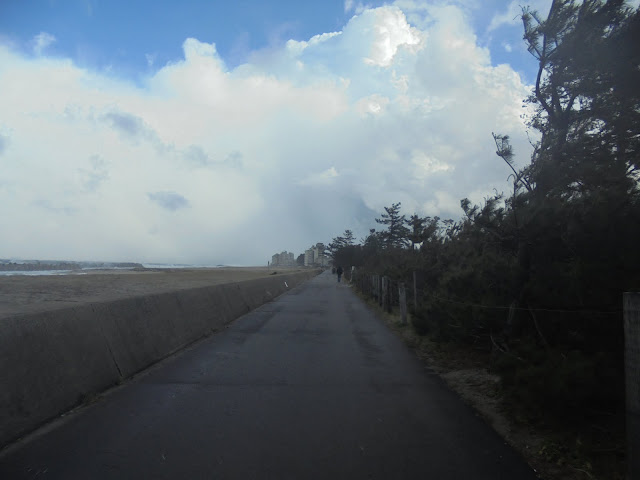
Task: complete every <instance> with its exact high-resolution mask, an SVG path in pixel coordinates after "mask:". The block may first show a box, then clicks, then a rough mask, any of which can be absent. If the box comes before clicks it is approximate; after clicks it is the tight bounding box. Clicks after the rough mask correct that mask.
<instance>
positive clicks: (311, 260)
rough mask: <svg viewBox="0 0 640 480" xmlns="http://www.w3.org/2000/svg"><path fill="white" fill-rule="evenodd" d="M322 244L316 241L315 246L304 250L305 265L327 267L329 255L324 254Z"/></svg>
mask: <svg viewBox="0 0 640 480" xmlns="http://www.w3.org/2000/svg"><path fill="white" fill-rule="evenodd" d="M324 248H325V247H324V245H323V244H322V243H317V244H316V245H315V246H313V247H311V248H309V249H307V250H305V252H304V264H305V266H307V267H327V266H329V257H328V256H326V255H325V254H324Z"/></svg>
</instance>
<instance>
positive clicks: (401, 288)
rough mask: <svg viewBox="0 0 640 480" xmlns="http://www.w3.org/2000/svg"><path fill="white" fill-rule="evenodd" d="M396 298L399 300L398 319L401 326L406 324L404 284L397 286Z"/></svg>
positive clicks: (405, 291) (405, 292)
mask: <svg viewBox="0 0 640 480" xmlns="http://www.w3.org/2000/svg"><path fill="white" fill-rule="evenodd" d="M398 298H399V299H400V318H401V322H402V325H406V324H407V290H406V289H405V288H404V282H400V285H398Z"/></svg>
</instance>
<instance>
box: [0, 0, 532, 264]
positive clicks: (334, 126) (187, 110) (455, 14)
mask: <svg viewBox="0 0 640 480" xmlns="http://www.w3.org/2000/svg"><path fill="white" fill-rule="evenodd" d="M423 7H424V5H423V6H422V7H421V8H420V9H418V8H415V9H413V10H412V11H411V15H412V16H411V18H416V15H419V16H420V19H419V21H416V22H415V23H409V21H408V20H407V14H406V12H405V10H403V9H402V8H399V7H398V6H394V5H390V6H385V7H381V8H376V9H371V8H366V7H362V11H360V12H359V13H358V14H357V15H355V16H354V17H353V18H351V20H350V21H349V22H348V23H347V24H346V25H345V26H344V27H343V28H342V29H341V30H340V31H339V32H329V33H325V34H322V33H320V34H319V35H317V36H315V37H313V38H310V39H309V40H307V41H305V42H300V41H297V42H296V41H290V42H287V43H286V44H285V45H284V46H283V47H282V48H281V49H280V50H277V51H269V52H254V53H253V54H251V55H249V56H248V60H247V62H246V63H244V64H243V65H240V66H239V67H237V68H235V69H229V68H228V67H227V66H226V65H225V63H224V61H223V59H222V58H220V56H219V54H218V52H217V50H216V48H215V45H214V44H211V43H205V42H201V41H199V40H197V39H193V38H190V39H186V40H185V42H184V44H183V57H182V58H181V59H179V60H177V61H173V62H171V63H168V64H166V65H164V66H163V67H161V68H159V69H158V70H157V71H155V72H154V73H153V74H150V76H149V77H147V78H146V79H145V80H144V81H143V82H141V83H133V82H128V81H126V80H122V79H114V78H112V77H109V76H107V75H105V74H104V73H98V72H94V71H91V70H87V69H85V68H81V67H79V66H77V65H75V64H74V63H73V62H72V61H71V60H68V59H63V58H48V57H46V56H45V55H41V56H38V57H31V58H30V57H26V56H24V55H22V54H21V53H19V52H17V51H15V50H13V49H11V48H10V47H8V46H0V91H2V92H3V95H1V96H0V132H2V137H1V138H2V142H0V144H1V145H0V163H1V165H2V177H1V178H0V217H2V219H3V235H2V236H1V237H0V251H2V252H4V253H3V254H4V255H5V256H14V257H28V258H84V259H113V260H134V261H150V262H157V261H168V262H185V263H212V264H215V263H231V264H234V263H235V264H261V263H266V260H267V259H269V258H270V256H271V254H272V253H273V252H275V251H281V250H289V251H294V252H301V251H303V249H304V248H306V247H308V246H309V245H311V244H313V243H315V242H318V241H329V240H330V239H331V237H333V236H335V235H337V234H339V233H340V232H342V231H344V229H346V228H350V229H352V230H354V232H355V233H356V235H357V236H358V237H360V236H362V235H364V234H365V233H367V232H368V229H369V228H371V227H375V226H376V225H375V223H374V221H373V218H374V217H375V216H377V215H379V213H380V212H381V211H382V209H383V207H384V206H388V205H390V204H391V203H393V202H398V201H400V202H402V204H403V207H404V208H405V209H406V212H407V213H413V212H416V213H419V214H423V215H425V214H429V215H435V214H437V215H440V216H441V217H449V216H458V215H459V213H460V211H459V200H460V199H461V198H463V197H465V196H468V195H471V196H472V200H476V201H478V200H481V199H482V196H483V195H485V194H490V193H491V192H492V189H493V188H494V187H496V188H498V189H499V190H503V189H508V184H507V182H506V178H507V175H508V173H509V172H508V170H507V169H506V168H505V167H504V166H503V165H502V164H501V163H500V161H499V159H498V158H497V157H496V156H495V152H494V151H495V146H494V145H493V139H492V137H491V133H492V132H499V133H503V134H509V135H511V137H512V139H513V142H514V146H515V149H516V152H517V153H518V154H519V155H520V158H522V159H523V161H524V160H526V159H527V157H528V154H529V151H530V150H529V145H528V142H527V139H526V135H525V132H524V126H523V120H522V118H521V115H522V99H523V98H524V97H525V96H526V95H527V93H528V87H527V86H526V85H524V84H523V83H522V81H521V79H520V77H519V76H518V74H517V73H516V72H514V71H513V70H512V69H511V68H509V67H508V66H506V65H501V66H498V67H494V66H492V64H491V59H490V55H489V52H488V51H487V50H486V49H485V48H483V47H481V46H480V45H479V43H478V41H477V39H476V36H475V34H474V32H473V30H472V28H471V26H470V25H469V23H468V20H467V17H466V15H465V13H464V11H463V10H462V9H461V8H460V7H456V6H455V5H441V4H439V5H436V6H434V5H427V7H424V8H423ZM355 8H357V6H356V5H355V4H353V3H352V2H346V3H345V9H355ZM44 43H46V42H44ZM44 43H43V44H42V45H44ZM42 48H43V49H44V48H45V47H44V46H43V47H42ZM41 52H44V50H41Z"/></svg>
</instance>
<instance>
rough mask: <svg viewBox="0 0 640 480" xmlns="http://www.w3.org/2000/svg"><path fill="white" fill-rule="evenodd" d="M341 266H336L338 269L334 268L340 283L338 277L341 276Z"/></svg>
mask: <svg viewBox="0 0 640 480" xmlns="http://www.w3.org/2000/svg"><path fill="white" fill-rule="evenodd" d="M342 272H343V270H342V267H341V266H338V269H337V270H336V273H337V274H338V283H340V277H342Z"/></svg>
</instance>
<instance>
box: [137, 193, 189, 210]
mask: <svg viewBox="0 0 640 480" xmlns="http://www.w3.org/2000/svg"><path fill="white" fill-rule="evenodd" d="M147 196H148V197H149V200H151V201H152V202H153V203H155V204H156V205H158V206H160V207H162V208H164V209H166V210H171V211H172V212H174V211H176V210H179V209H181V208H187V207H188V206H189V201H188V200H187V199H186V198H184V197H183V196H182V195H180V194H178V193H175V192H154V193H147Z"/></svg>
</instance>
